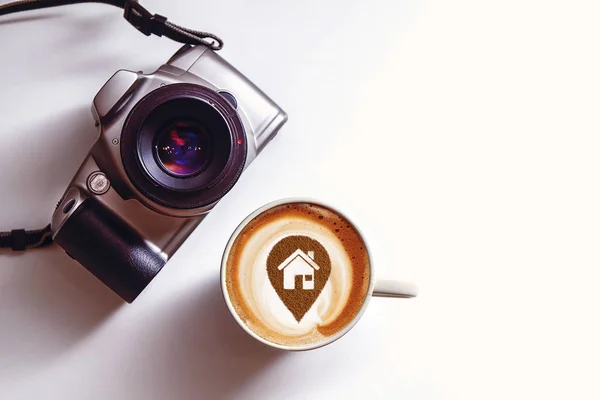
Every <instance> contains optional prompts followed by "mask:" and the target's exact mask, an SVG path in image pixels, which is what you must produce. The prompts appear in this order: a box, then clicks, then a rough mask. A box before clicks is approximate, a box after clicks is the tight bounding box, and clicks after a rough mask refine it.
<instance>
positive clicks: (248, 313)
mask: <svg viewBox="0 0 600 400" xmlns="http://www.w3.org/2000/svg"><path fill="white" fill-rule="evenodd" d="M225 279H226V287H227V292H228V295H229V299H230V302H231V305H232V307H233V309H234V311H235V313H236V314H237V315H238V317H239V318H240V319H241V320H242V321H243V323H244V325H245V326H246V327H248V328H249V329H250V330H251V331H253V332H254V333H255V334H257V335H258V336H260V337H262V338H263V339H265V340H267V341H269V342H272V343H276V344H280V345H287V346H304V345H313V344H315V343H318V342H321V341H325V340H327V339H328V338H329V337H331V336H334V335H336V334H337V333H339V332H340V331H341V330H343V329H344V328H345V327H346V326H348V324H350V322H352V320H353V319H354V318H355V317H356V315H357V314H358V313H359V311H360V309H361V307H362V304H363V302H364V300H365V298H366V296H367V292H368V288H369V281H370V266H369V258H368V253H367V250H366V248H365V244H364V242H363V241H362V238H361V237H360V235H359V233H358V232H357V231H356V229H355V228H354V226H353V225H351V224H350V223H349V222H348V221H347V220H346V219H345V218H343V217H342V216H340V215H338V214H337V213H335V212H333V211H332V210H330V209H328V208H325V207H323V206H320V205H316V204H311V203H290V204H284V205H279V206H276V207H274V208H271V209H269V210H267V211H264V212H263V213H261V214H259V215H258V216H257V217H255V218H254V219H253V220H252V221H250V222H249V223H248V224H247V225H246V226H245V227H244V228H243V229H242V230H241V232H240V233H239V234H238V236H237V237H236V238H235V240H234V242H233V244H232V245H231V248H230V250H229V255H228V256H227V260H226V269H225Z"/></svg>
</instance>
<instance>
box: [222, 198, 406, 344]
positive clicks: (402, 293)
mask: <svg viewBox="0 0 600 400" xmlns="http://www.w3.org/2000/svg"><path fill="white" fill-rule="evenodd" d="M288 203H310V204H315V205H319V206H322V207H325V208H328V209H330V210H332V211H333V212H335V213H336V214H338V215H340V216H342V217H343V218H345V219H346V220H347V221H348V222H350V224H352V226H354V228H355V229H356V231H357V232H358V233H359V235H360V237H361V238H362V240H363V242H364V243H365V250H366V251H367V255H368V257H369V265H370V282H369V290H368V291H367V293H366V295H365V299H364V301H363V304H362V307H361V309H360V311H359V312H358V313H357V314H356V316H355V317H354V319H353V320H352V321H351V322H350V323H348V325H346V327H345V328H344V329H342V330H340V331H339V332H338V333H336V334H335V335H332V336H331V337H329V338H327V339H326V340H324V341H321V342H318V343H314V344H308V345H303V346H286V345H281V344H278V343H273V342H270V341H268V340H266V339H264V338H263V337H261V336H259V335H258V334H256V333H254V332H253V331H252V330H251V329H250V328H248V326H246V324H245V323H244V321H242V319H241V318H240V317H239V316H238V314H237V312H236V310H235V308H234V306H233V304H232V303H231V299H230V296H229V293H228V291H227V276H226V274H227V271H226V270H227V268H226V266H227V259H228V257H229V252H230V250H231V246H232V245H233V243H234V242H235V240H236V238H237V237H238V235H239V234H240V232H241V231H242V230H243V229H244V228H245V227H246V225H247V224H248V223H249V222H250V221H252V220H253V219H254V217H256V216H257V215H259V214H261V213H262V212H264V211H266V210H269V209H271V208H273V207H277V206H280V205H282V204H288ZM221 291H222V293H223V297H224V298H225V303H227V307H228V308H229V311H230V312H231V315H233V318H234V319H235V320H236V321H237V323H238V324H239V325H240V326H241V327H242V328H243V329H244V330H245V331H246V332H248V334H249V335H250V336H252V337H254V338H255V339H256V340H258V341H260V342H262V343H264V344H266V345H268V346H271V347H274V348H277V349H280V350H289V351H300V350H312V349H316V348H319V347H322V346H325V345H328V344H330V343H333V342H335V341H336V340H338V339H339V338H341V337H342V336H344V335H345V334H346V333H348V332H349V331H350V329H352V328H353V327H354V325H356V323H357V322H358V320H359V319H360V318H361V317H362V315H363V314H364V312H365V310H366V309H367V306H368V304H369V300H370V298H371V297H372V296H377V297H398V298H411V297H415V296H416V295H417V287H416V286H415V285H414V284H412V283H407V282H398V281H392V280H379V279H377V278H376V275H375V268H374V265H373V256H372V254H371V251H370V250H369V245H368V243H367V241H366V239H365V237H364V236H363V234H362V232H361V231H360V229H359V228H358V226H357V225H356V224H355V223H354V222H353V221H352V220H351V219H350V218H348V217H347V216H346V215H345V214H343V213H341V212H340V211H338V210H337V209H336V208H335V207H332V206H330V205H328V204H326V203H323V202H321V201H318V200H314V199H310V198H295V197H293V198H285V199H281V200H276V201H273V202H271V203H268V204H265V205H264V206H262V207H260V208H258V209H257V210H255V211H254V212H253V213H252V214H250V215H248V216H247V217H246V219H244V220H243V221H242V222H241V223H240V224H239V225H238V227H237V228H236V230H235V231H234V232H233V234H232V235H231V237H230V238H229V241H228V242H227V246H226V247H225V251H224V253H223V258H222V260H221Z"/></svg>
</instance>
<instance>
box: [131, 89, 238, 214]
mask: <svg viewBox="0 0 600 400" xmlns="http://www.w3.org/2000/svg"><path fill="white" fill-rule="evenodd" d="M247 142H248V141H247V140H246V135H245V132H244V126H243V124H242V121H241V119H240V117H239V115H238V114H237V111H236V110H235V109H234V108H233V106H232V105H231V104H230V103H229V102H228V101H227V100H226V99H225V98H224V97H223V96H221V95H220V94H219V93H217V92H216V91H214V90H212V89H209V88H207V87H203V86H200V85H195V84H191V83H178V84H170V85H167V86H164V87H160V88H158V89H155V90H154V91H152V92H150V93H148V94H147V95H146V96H145V97H143V98H142V99H141V100H140V101H139V102H138V103H137V104H136V105H135V106H134V107H133V109H132V110H131V112H130V113H129V115H128V116H127V119H126V121H125V124H124V126H123V131H122V135H121V157H122V160H123V166H124V168H125V172H126V173H127V176H128V177H129V179H130V181H131V183H132V184H133V185H134V186H135V187H136V189H137V190H138V191H139V192H140V194H142V195H143V196H145V197H146V198H148V199H150V200H151V201H153V202H154V203H155V204H158V205H161V206H164V207H166V208H163V209H161V212H164V213H167V215H169V213H170V212H171V210H173V209H197V208H201V207H204V206H208V205H210V204H214V203H215V202H216V201H218V200H219V199H220V198H221V197H223V196H224V195H225V194H226V193H227V192H228V191H229V190H230V189H231V188H232V187H233V185H234V184H235V183H236V182H237V180H238V178H239V176H240V174H241V173H242V170H243V169H244V165H245V162H246V151H247ZM153 206H154V205H153Z"/></svg>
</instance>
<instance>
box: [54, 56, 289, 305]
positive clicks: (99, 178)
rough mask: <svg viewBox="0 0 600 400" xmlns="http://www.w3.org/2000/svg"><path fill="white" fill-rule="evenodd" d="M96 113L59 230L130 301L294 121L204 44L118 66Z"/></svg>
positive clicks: (65, 243)
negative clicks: (154, 61) (155, 61)
mask: <svg viewBox="0 0 600 400" xmlns="http://www.w3.org/2000/svg"><path fill="white" fill-rule="evenodd" d="M92 113H93V115H94V119H95V122H96V126H97V127H98V131H99V137H98V139H97V141H96V142H95V144H94V145H93V147H92V149H91V150H90V152H89V154H88V155H87V157H86V158H85V160H84V161H83V163H82V164H81V166H80V168H79V170H78V171H77V173H76V174H75V177H74V178H73V180H72V181H71V183H70V184H69V186H68V188H67V190H66V191H65V193H64V195H63V197H62V199H61V200H60V202H59V204H58V206H57V208H56V210H55V212H54V215H53V217H52V223H51V228H52V236H53V239H54V241H55V242H56V243H58V245H60V246H61V247H62V248H63V249H64V250H65V251H66V252H67V254H68V255H69V256H71V257H72V258H74V259H75V260H77V261H78V262H79V263H80V264H82V265H83V266H84V267H85V268H87V269H88V270H89V271H90V272H91V273H93V274H94V275H95V276H96V277H97V278H99V279H100V280H101V281H102V282H104V284H106V285H107V286H109V287H110V288H111V289H112V290H113V291H114V292H116V293H117V294H118V295H119V296H121V297H122V298H123V299H124V300H125V301H127V302H129V303H131V302H132V301H133V300H135V298H136V297H137V296H138V295H139V294H140V293H141V292H142V290H144V288H145V287H146V286H147V285H148V284H149V283H150V281H151V280H152V279H153V278H154V277H155V276H156V274H158V272H159V271H160V270H161V269H162V267H163V266H164V265H165V263H166V262H167V261H168V260H169V258H171V257H172V256H173V254H174V253H175V252H176V251H177V249H178V248H179V247H180V246H181V245H182V243H183V242H184V241H185V239H186V238H187V237H188V236H189V235H190V234H191V232H192V231H193V230H194V228H196V226H197V225H198V224H199V223H200V221H201V220H202V219H203V217H204V216H205V215H206V214H207V213H208V212H210V210H211V209H212V208H213V207H214V206H215V205H216V203H217V202H218V201H219V200H220V199H221V198H222V197H223V196H224V195H225V194H227V192H228V191H229V190H230V189H231V188H232V187H233V186H234V185H235V183H236V182H237V180H238V179H239V177H240V175H241V174H242V172H243V171H244V169H245V168H246V167H248V165H249V164H250V163H251V162H252V161H253V160H254V159H255V158H256V156H257V155H258V154H259V153H260V152H261V150H262V149H263V148H264V146H265V145H266V144H267V143H268V142H269V141H270V140H271V139H273V137H274V136H275V135H276V134H277V132H278V130H279V129H280V128H281V126H282V125H283V124H284V123H285V122H286V121H287V115H286V113H285V112H284V111H283V110H282V109H281V108H280V107H279V106H278V105H277V104H275V103H274V102H273V101H272V100H271V99H270V98H269V97H268V96H267V95H265V94H264V93H263V92H262V91H261V90H260V89H259V88H258V87H256V86H255V85H254V84H253V83H252V82H250V81H249V80H248V79H247V78H246V77H244V76H243V75H242V74H241V73H240V72H239V71H237V70H236V69H235V68H234V67H233V66H231V65H230V64H229V63H227V62H226V61H225V60H224V59H223V58H221V57H220V56H219V55H217V54H216V53H215V52H214V51H212V50H211V49H210V48H208V47H205V46H201V45H197V46H190V45H185V46H183V47H182V48H181V49H180V50H179V51H178V52H177V53H175V55H173V57H171V59H170V60H169V61H168V62H167V63H166V64H164V65H162V66H161V67H160V68H158V70H157V71H155V72H154V73H151V74H143V73H142V72H132V71H126V70H120V71H118V72H117V73H115V74H114V75H113V76H112V78H110V79H109V80H108V82H106V84H105V85H104V86H103V87H102V89H101V90H100V92H98V94H97V95H96V97H95V98H94V101H93V104H92Z"/></svg>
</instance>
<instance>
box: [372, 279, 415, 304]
mask: <svg viewBox="0 0 600 400" xmlns="http://www.w3.org/2000/svg"><path fill="white" fill-rule="evenodd" d="M417 292H418V290H417V285H415V284H413V283H409V282H398V281H387V280H379V279H378V280H377V281H376V282H375V289H374V290H373V296H377V297H399V298H405V299H409V298H411V297H416V296H417Z"/></svg>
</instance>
